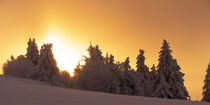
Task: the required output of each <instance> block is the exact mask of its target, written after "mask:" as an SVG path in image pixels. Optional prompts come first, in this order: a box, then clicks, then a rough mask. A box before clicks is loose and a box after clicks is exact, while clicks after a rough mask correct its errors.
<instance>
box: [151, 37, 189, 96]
mask: <svg viewBox="0 0 210 105" xmlns="http://www.w3.org/2000/svg"><path fill="white" fill-rule="evenodd" d="M161 49H162V50H161V51H160V56H159V59H158V60H159V64H158V69H157V72H158V78H157V79H156V81H155V83H154V87H155V89H154V93H153V96H154V97H160V98H169V99H187V97H189V95H188V92H187V90H186V88H185V87H184V83H183V82H184V80H183V76H184V74H183V73H181V72H180V67H179V65H178V64H177V62H176V60H174V59H173V57H172V56H171V52H172V50H170V47H169V43H168V42H167V41H166V40H164V41H163V46H162V47H161Z"/></svg>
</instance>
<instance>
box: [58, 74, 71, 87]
mask: <svg viewBox="0 0 210 105" xmlns="http://www.w3.org/2000/svg"><path fill="white" fill-rule="evenodd" d="M60 76H61V81H62V83H63V85H64V87H67V88H71V87H72V83H71V77H70V74H69V72H67V71H61V72H60Z"/></svg>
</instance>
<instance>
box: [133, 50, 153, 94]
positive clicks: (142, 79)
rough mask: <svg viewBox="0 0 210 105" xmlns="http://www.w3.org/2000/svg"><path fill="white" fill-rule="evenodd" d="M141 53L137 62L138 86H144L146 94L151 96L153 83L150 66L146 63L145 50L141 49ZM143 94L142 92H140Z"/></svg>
mask: <svg viewBox="0 0 210 105" xmlns="http://www.w3.org/2000/svg"><path fill="white" fill-rule="evenodd" d="M139 53H140V54H139V55H138V56H137V58H136V59H137V62H136V67H137V70H136V75H137V76H135V80H137V83H136V85H137V88H142V89H143V91H144V96H151V94H152V83H151V80H150V72H149V68H148V67H147V66H146V65H145V57H144V50H142V49H140V50H139ZM140 94H142V93H140Z"/></svg>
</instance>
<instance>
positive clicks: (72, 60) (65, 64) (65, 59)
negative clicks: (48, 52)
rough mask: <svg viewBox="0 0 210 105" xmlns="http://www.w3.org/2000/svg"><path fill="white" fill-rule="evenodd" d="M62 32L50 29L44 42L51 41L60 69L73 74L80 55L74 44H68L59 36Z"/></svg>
mask: <svg viewBox="0 0 210 105" xmlns="http://www.w3.org/2000/svg"><path fill="white" fill-rule="evenodd" d="M61 34H62V33H58V32H56V31H50V32H49V33H48V36H47V38H46V40H45V41H44V42H45V43H53V54H54V57H55V59H56V61H57V66H58V67H59V68H60V70H66V71H68V72H69V73H70V75H71V76H73V75H74V74H73V72H74V68H75V67H76V65H77V64H78V62H79V61H80V60H81V57H82V55H81V54H80V53H79V51H78V49H77V48H76V46H72V45H71V44H69V43H68V42H67V41H66V40H65V39H64V38H62V37H59V35H61Z"/></svg>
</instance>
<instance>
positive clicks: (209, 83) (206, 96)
mask: <svg viewBox="0 0 210 105" xmlns="http://www.w3.org/2000/svg"><path fill="white" fill-rule="evenodd" d="M202 101H206V102H210V62H209V65H208V68H207V70H206V76H205V80H204V86H203V99H202Z"/></svg>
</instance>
